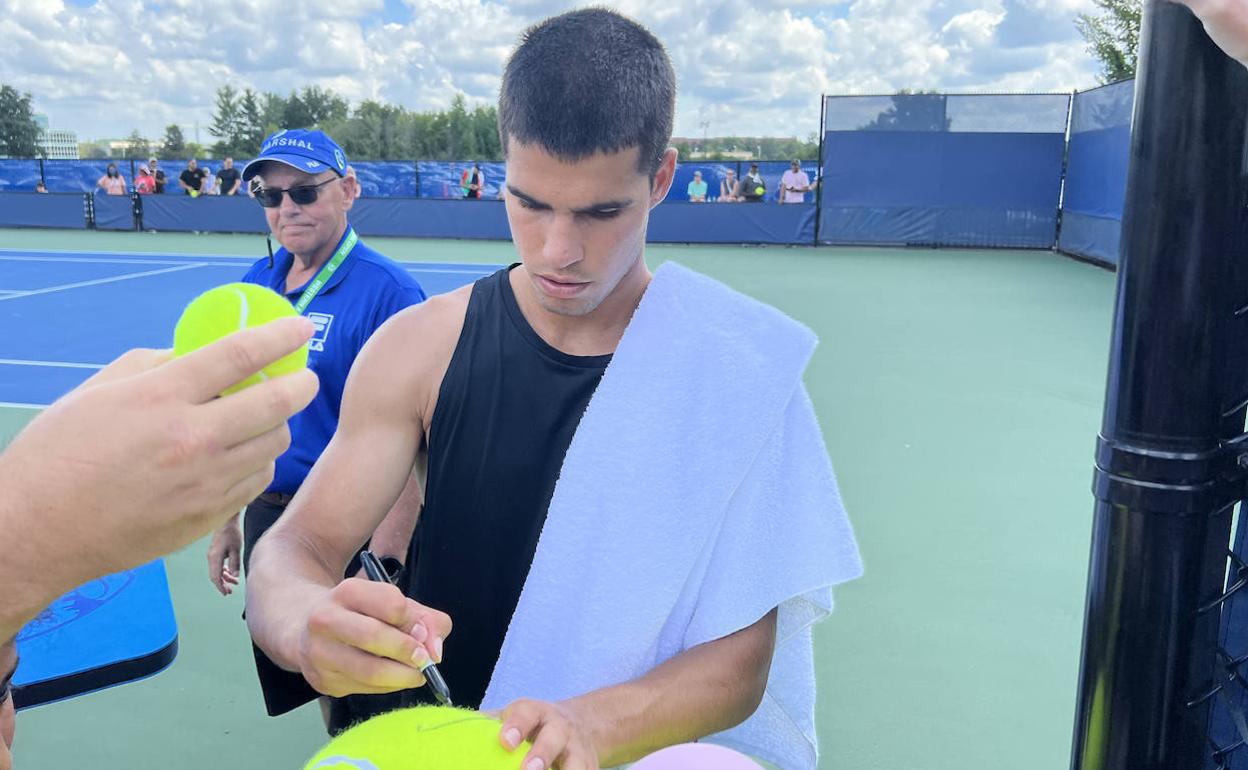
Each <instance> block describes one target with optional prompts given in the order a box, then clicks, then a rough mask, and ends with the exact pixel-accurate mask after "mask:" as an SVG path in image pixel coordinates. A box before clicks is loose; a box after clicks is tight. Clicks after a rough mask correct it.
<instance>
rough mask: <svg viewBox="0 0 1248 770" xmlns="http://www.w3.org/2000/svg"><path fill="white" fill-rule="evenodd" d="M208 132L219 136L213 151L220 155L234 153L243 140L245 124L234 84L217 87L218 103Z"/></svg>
mask: <svg viewBox="0 0 1248 770" xmlns="http://www.w3.org/2000/svg"><path fill="white" fill-rule="evenodd" d="M208 133H210V134H212V135H213V136H215V137H217V142H216V143H215V144H213V146H212V148H213V151H214V152H215V153H216V154H218V155H222V156H225V155H234V154H235V153H237V152H238V147H239V145H241V144H242V142H243V133H244V125H243V120H242V115H241V112H240V109H239V97H238V92H237V91H236V90H234V87H233V86H228V85H225V86H221V87H220V88H218V89H217V105H216V109H215V110H213V113H212V123H211V125H209V126H208Z"/></svg>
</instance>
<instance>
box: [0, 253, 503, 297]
mask: <svg viewBox="0 0 1248 770" xmlns="http://www.w3.org/2000/svg"><path fill="white" fill-rule="evenodd" d="M213 259H235V257H213ZM236 259H240V260H243V261H242V262H203V261H200V262H194V263H188V262H186V261H184V260H172V259H124V258H116V259H99V258H90V257H10V256H5V255H4V254H0V262H74V263H88V264H98V265H187V266H195V267H246V266H247V265H250V264H251V263H253V262H255V261H256V260H255V259H252V258H251V257H237V258H236ZM399 264H401V265H402V266H403V269H405V270H407V272H409V273H440V274H445V275H488V274H490V273H493V272H494V271H496V270H498V266H494V267H490V266H482V267H480V268H443V267H420V266H419V265H413V264H412V263H411V262H400V263H399ZM0 293H3V292H0Z"/></svg>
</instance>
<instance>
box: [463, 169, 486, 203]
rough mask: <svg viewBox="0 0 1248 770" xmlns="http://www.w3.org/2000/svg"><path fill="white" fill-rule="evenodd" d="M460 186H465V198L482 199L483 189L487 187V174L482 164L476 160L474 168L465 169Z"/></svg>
mask: <svg viewBox="0 0 1248 770" xmlns="http://www.w3.org/2000/svg"><path fill="white" fill-rule="evenodd" d="M459 186H460V187H461V188H463V191H464V197H465V198H475V199H477V200H480V199H481V191H482V190H484V189H485V174H484V173H482V172H481V164H480V163H476V162H474V163H473V164H472V168H470V169H468V170H466V171H464V175H463V177H461V178H460V182H459Z"/></svg>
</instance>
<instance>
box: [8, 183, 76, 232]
mask: <svg viewBox="0 0 1248 770" xmlns="http://www.w3.org/2000/svg"><path fill="white" fill-rule="evenodd" d="M0 227H59V228H66V229H70V230H85V229H87V208H86V197H85V196H84V195H83V194H82V193H59V194H58V193H46V194H45V193H33V192H0Z"/></svg>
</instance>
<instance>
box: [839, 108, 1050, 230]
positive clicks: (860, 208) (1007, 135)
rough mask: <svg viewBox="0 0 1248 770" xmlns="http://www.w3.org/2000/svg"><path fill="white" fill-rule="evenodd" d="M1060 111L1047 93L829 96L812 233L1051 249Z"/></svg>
mask: <svg viewBox="0 0 1248 770" xmlns="http://www.w3.org/2000/svg"><path fill="white" fill-rule="evenodd" d="M1068 106H1069V97H1067V96H1065V95H1052V94H1039V95H1015V96H1004V97H1002V96H983V97H980V96H948V97H946V96H942V95H940V94H916V95H898V96H894V97H843V98H838V99H829V100H828V106H827V109H828V120H827V125H829V126H832V127H833V128H834V129H835V130H831V131H828V132H827V133H826V134H825V135H824V152H823V170H824V178H823V183H822V188H823V189H822V207H821V210H820V222H819V225H820V229H819V240H820V241H821V242H823V243H864V244H903V245H904V244H914V245H931V246H984V247H1012V248H1051V247H1052V246H1053V244H1054V240H1055V238H1056V235H1057V210H1058V200H1059V197H1060V194H1061V184H1062V160H1063V155H1064V152H1065V126H1066V123H1065V121H1066V113H1067V109H1068ZM849 126H853V128H848V127H849ZM842 127H845V128H842Z"/></svg>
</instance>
